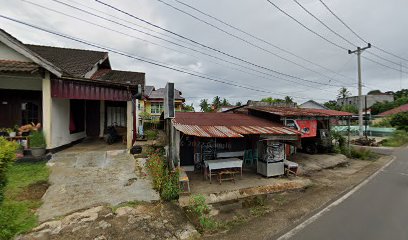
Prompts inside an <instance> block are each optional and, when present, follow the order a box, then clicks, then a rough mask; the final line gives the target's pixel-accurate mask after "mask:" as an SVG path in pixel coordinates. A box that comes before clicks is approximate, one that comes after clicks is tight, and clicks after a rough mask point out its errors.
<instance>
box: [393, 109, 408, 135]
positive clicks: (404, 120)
mask: <svg viewBox="0 0 408 240" xmlns="http://www.w3.org/2000/svg"><path fill="white" fill-rule="evenodd" d="M390 123H391V125H392V126H393V127H396V128H397V129H398V130H405V131H407V132H408V112H400V113H397V114H394V115H392V117H391V120H390Z"/></svg>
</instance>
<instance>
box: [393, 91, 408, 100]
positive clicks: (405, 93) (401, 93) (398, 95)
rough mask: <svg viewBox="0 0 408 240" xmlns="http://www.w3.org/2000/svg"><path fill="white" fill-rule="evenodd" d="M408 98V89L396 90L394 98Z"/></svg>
mask: <svg viewBox="0 0 408 240" xmlns="http://www.w3.org/2000/svg"><path fill="white" fill-rule="evenodd" d="M404 97H405V98H408V89H401V90H399V91H396V92H395V93H394V98H395V100H398V99H400V98H404Z"/></svg>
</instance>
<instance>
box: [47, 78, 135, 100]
mask: <svg viewBox="0 0 408 240" xmlns="http://www.w3.org/2000/svg"><path fill="white" fill-rule="evenodd" d="M51 97H53V98H66V99H85V100H107V101H130V99H131V94H130V93H129V91H128V89H126V88H125V87H123V86H122V87H121V88H119V87H115V86H106V85H102V84H98V83H96V82H95V83H92V82H81V81H74V80H65V79H64V80H62V79H52V80H51Z"/></svg>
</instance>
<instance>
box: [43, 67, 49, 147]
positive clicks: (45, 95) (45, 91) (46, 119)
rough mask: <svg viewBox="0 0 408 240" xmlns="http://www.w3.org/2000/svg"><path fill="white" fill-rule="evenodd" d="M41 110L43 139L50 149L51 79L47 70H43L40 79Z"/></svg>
mask: <svg viewBox="0 0 408 240" xmlns="http://www.w3.org/2000/svg"><path fill="white" fill-rule="evenodd" d="M42 111H43V122H42V123H41V124H42V128H43V132H44V136H45V141H46V143H47V149H50V148H52V138H51V134H52V131H51V116H52V115H51V112H52V98H51V79H50V73H49V72H45V76H44V78H43V79H42Z"/></svg>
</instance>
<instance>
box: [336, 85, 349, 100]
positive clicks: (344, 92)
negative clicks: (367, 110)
mask: <svg viewBox="0 0 408 240" xmlns="http://www.w3.org/2000/svg"><path fill="white" fill-rule="evenodd" d="M350 96H351V93H350V91H349V90H348V89H347V88H345V87H342V88H340V89H339V93H338V94H337V99H339V98H346V97H350Z"/></svg>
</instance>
